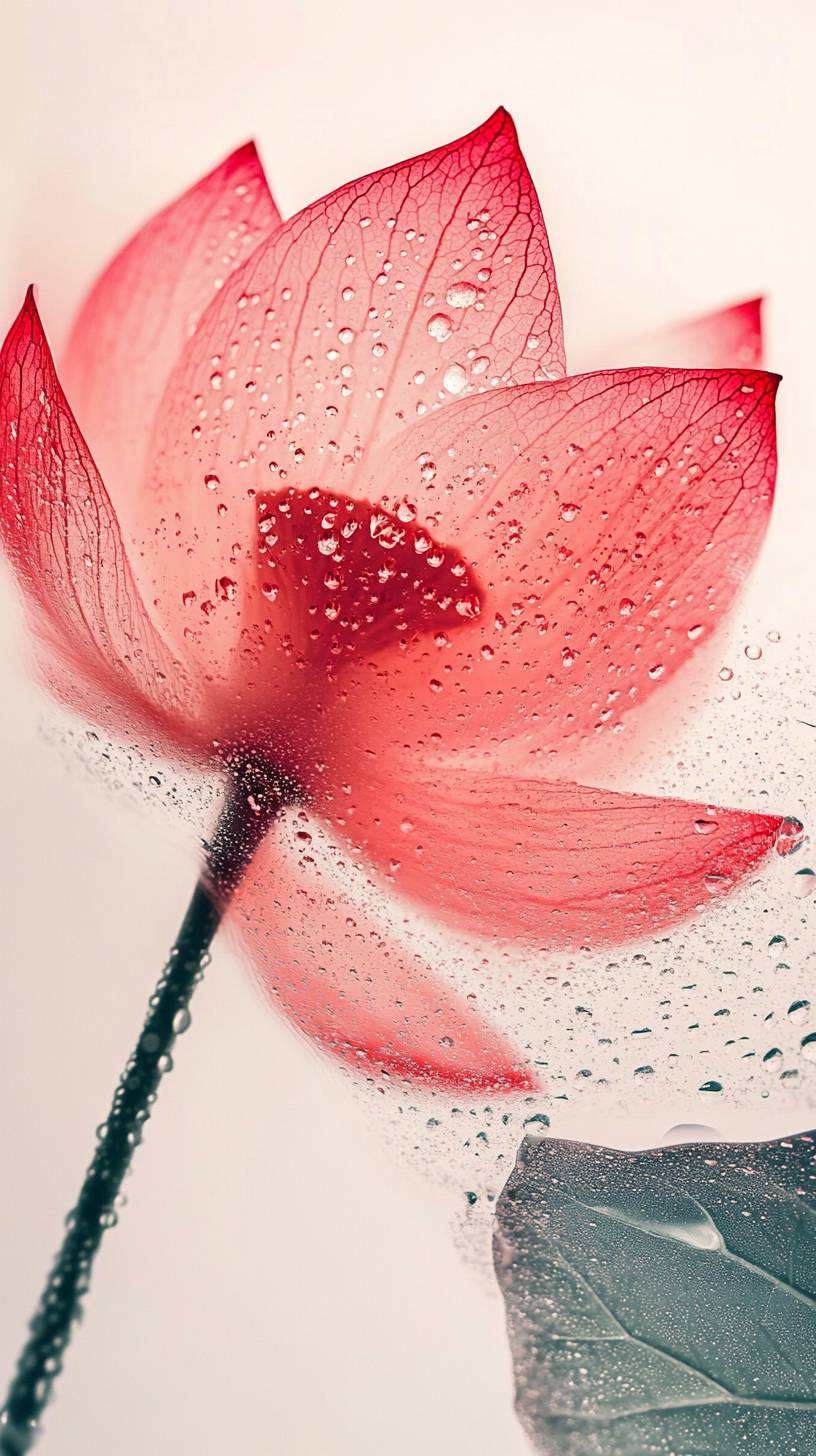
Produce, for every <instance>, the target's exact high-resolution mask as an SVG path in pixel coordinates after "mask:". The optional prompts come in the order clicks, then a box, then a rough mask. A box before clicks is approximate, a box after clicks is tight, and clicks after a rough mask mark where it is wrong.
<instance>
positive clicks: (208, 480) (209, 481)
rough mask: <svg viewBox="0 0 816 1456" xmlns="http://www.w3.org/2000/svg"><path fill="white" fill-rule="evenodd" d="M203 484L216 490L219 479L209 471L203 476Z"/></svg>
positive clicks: (219, 482) (209, 488)
mask: <svg viewBox="0 0 816 1456" xmlns="http://www.w3.org/2000/svg"><path fill="white" fill-rule="evenodd" d="M204 484H205V485H206V487H207V489H208V490H217V489H218V487H219V485H220V484H221V481H220V480H219V478H218V476H217V475H215V474H214V473H213V472H212V471H210V472H209V474H207V475H205V476H204Z"/></svg>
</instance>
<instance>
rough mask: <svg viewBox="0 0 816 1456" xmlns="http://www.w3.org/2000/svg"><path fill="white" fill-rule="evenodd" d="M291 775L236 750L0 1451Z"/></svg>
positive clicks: (289, 792) (27, 1419) (23, 1443)
mask: <svg viewBox="0 0 816 1456" xmlns="http://www.w3.org/2000/svg"><path fill="white" fill-rule="evenodd" d="M296 797H297V795H296V790H295V787H294V785H293V784H292V783H291V782H290V781H289V780H288V779H286V778H284V777H283V776H282V775H280V774H278V773H275V772H274V771H273V770H271V769H270V767H269V766H268V765H267V764H265V763H260V762H258V761H257V760H249V759H242V760H240V762H238V763H236V764H235V765H233V766H232V767H231V771H230V786H229V791H228V793H227V797H226V799H225V803H224V808H223V811H222V814H221V818H220V820H219V823H218V827H217V829H216V833H215V836H214V838H213V841H212V844H211V845H210V846H209V847H208V852H207V859H206V865H205V870H204V872H203V873H202V875H201V877H200V878H199V881H198V883H197V885H196V887H195V890H194V891H193V897H192V900H191V901H190V906H189V909H188V910H187V914H186V915H185V917H184V920H183V922H182V926H181V929H180V931H179V933H178V938H177V940H176V943H175V945H174V946H173V949H172V951H171V952H170V958H169V960H168V962H167V965H166V966H165V968H164V971H163V972H162V975H161V978H160V979H159V982H158V984H157V986H156V989H155V991H154V992H153V995H152V996H151V997H150V1001H149V1003H148V1010H147V1016H146V1018H145V1022H144V1026H143V1028H142V1031H141V1035H140V1036H139V1039H138V1041H137V1043H136V1047H135V1049H134V1051H133V1053H132V1055H131V1056H130V1058H129V1060H128V1062H127V1065H126V1066H125V1069H124V1072H123V1073H122V1076H121V1078H120V1080H119V1083H118V1086H117V1088H116V1091H115V1093H114V1097H113V1102H112V1104H111V1109H110V1112H109V1113H108V1117H107V1119H106V1121H105V1122H103V1123H102V1125H101V1127H100V1128H99V1129H98V1132H97V1143H96V1149H95V1151H94V1155H93V1158H92V1160H91V1164H90V1167H89V1168H88V1171H87V1173H86V1175H85V1181H84V1183H83V1184H82V1188H81V1189H80V1194H79V1198H78V1199H77V1202H76V1204H75V1206H74V1208H73V1210H72V1211H71V1213H70V1214H69V1215H68V1218H67V1219H66V1234H65V1238H64V1239H63V1243H62V1247H61V1249H60V1251H59V1253H58V1254H57V1257H56V1259H55V1261H54V1264H53V1267H52V1269H51V1273H50V1274H49V1276H48V1279H47V1281H46V1284H45V1288H44V1290H43V1293H42V1296H41V1298H40V1302H39V1304H38V1306H37V1309H36V1311H35V1313H34V1316H33V1318H32V1320H31V1323H30V1326H29V1338H28V1340H27V1342H26V1344H25V1346H24V1348H23V1351H22V1353H21V1355H20V1358H19V1360H18V1363H17V1368H16V1371H15V1374H14V1377H13V1379H12V1382H11V1385H10V1387H9V1392H8V1396H7V1400H6V1405H5V1408H4V1410H3V1412H2V1414H1V1415H0V1453H1V1456H22V1453H24V1452H26V1451H28V1450H29V1448H30V1447H31V1445H32V1444H33V1442H34V1440H35V1439H36V1436H37V1433H38V1430H39V1421H40V1416H41V1414H42V1412H43V1409H44V1408H45V1405H46V1404H47V1402H48V1399H49V1396H50V1394H51V1390H52V1387H53V1384H54V1381H55V1379H56V1377H57V1375H58V1374H59V1372H60V1370H61V1368H62V1359H63V1355H64V1352H65V1350H66V1348H67V1346H68V1343H69V1341H70V1338H71V1332H72V1327H73V1324H74V1321H75V1320H76V1319H77V1317H78V1315H79V1314H80V1310H81V1302H82V1297H83V1295H84V1294H85V1293H86V1291H87V1289H88V1285H89V1282H90V1275H91V1269H92V1266H93V1261H94V1257H95V1255H96V1251H97V1249H98V1248H99V1245H100V1243H101V1241H102V1235H103V1233H104V1232H105V1229H106V1228H110V1227H112V1226H113V1224H115V1222H116V1200H117V1196H118V1194H119V1190H120V1188H121V1185H122V1180H123V1179H124V1177H125V1174H126V1173H127V1171H128V1169H129V1167H130V1164H131V1160H132V1158H133V1154H134V1151H135V1149H136V1148H137V1147H138V1145H139V1143H140V1142H141V1137H142V1129H143V1126H144V1124H145V1122H146V1121H147V1119H148V1118H149V1116H150V1113H151V1110H152V1106H153V1103H154V1102H155V1099H156V1094H157V1091H158V1087H159V1083H160V1082H161V1079H162V1077H163V1075H164V1073H165V1072H167V1071H169V1069H170V1067H171V1065H172V1062H171V1058H170V1052H171V1050H172V1047H173V1044H174V1042H175V1040H176V1037H177V1036H178V1035H179V1033H180V1032H182V1031H185V1030H186V1029H187V1027H188V1026H189V1024H190V1012H189V1005H190V1000H191V997H192V994H193V991H194V990H195V987H196V985H197V984H198V982H199V981H200V980H201V977H202V975H203V973H204V967H205V965H206V964H207V960H208V953H209V947H210V944H211V942H212V940H213V937H214V935H215V933H216V931H217V929H218V926H219V924H220V922H221V918H222V916H223V913H224V910H225V909H226V906H227V904H228V902H229V900H230V898H231V896H232V893H233V891H234V890H235V888H236V886H237V885H238V883H239V881H240V879H241V876H242V875H243V873H244V870H245V869H246V867H247V865H248V864H249V861H250V860H251V858H252V856H253V854H254V853H255V850H256V849H257V848H258V846H259V844H260V842H261V840H262V839H263V836H264V834H265V833H266V831H267V829H268V828H269V826H270V824H271V823H272V820H273V819H274V817H275V815H276V814H277V813H278V812H279V811H280V810H281V809H282V808H284V807H285V806H286V804H288V803H291V802H292V801H293V799H294V798H296Z"/></svg>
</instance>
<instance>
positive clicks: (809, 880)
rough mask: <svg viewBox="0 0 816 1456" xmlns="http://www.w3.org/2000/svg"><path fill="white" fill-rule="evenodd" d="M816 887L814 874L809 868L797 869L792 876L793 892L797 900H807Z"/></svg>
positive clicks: (815, 875)
mask: <svg viewBox="0 0 816 1456" xmlns="http://www.w3.org/2000/svg"><path fill="white" fill-rule="evenodd" d="M815 889H816V874H814V873H813V870H811V869H801V870H797V871H796V874H795V875H794V877H793V893H794V895H795V896H796V897H797V899H799V900H807V899H808V897H809V896H810V895H812V894H813V891H814V890H815Z"/></svg>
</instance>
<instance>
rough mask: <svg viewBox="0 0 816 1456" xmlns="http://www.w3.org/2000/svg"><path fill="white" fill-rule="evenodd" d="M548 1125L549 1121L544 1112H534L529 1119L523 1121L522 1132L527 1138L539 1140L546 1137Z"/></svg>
mask: <svg viewBox="0 0 816 1456" xmlns="http://www.w3.org/2000/svg"><path fill="white" fill-rule="evenodd" d="M549 1125H550V1119H549V1118H548V1116H547V1114H546V1112H534V1113H532V1115H531V1116H530V1117H525V1119H524V1131H525V1133H526V1135H527V1137H532V1138H540V1137H544V1136H546V1132H547V1129H548V1127H549Z"/></svg>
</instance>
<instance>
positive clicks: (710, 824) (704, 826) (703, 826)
mask: <svg viewBox="0 0 816 1456" xmlns="http://www.w3.org/2000/svg"><path fill="white" fill-rule="evenodd" d="M719 827H720V826H719V824H718V823H717V820H716V819H695V821H694V833H695V834H716V832H717V830H718V829H719Z"/></svg>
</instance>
